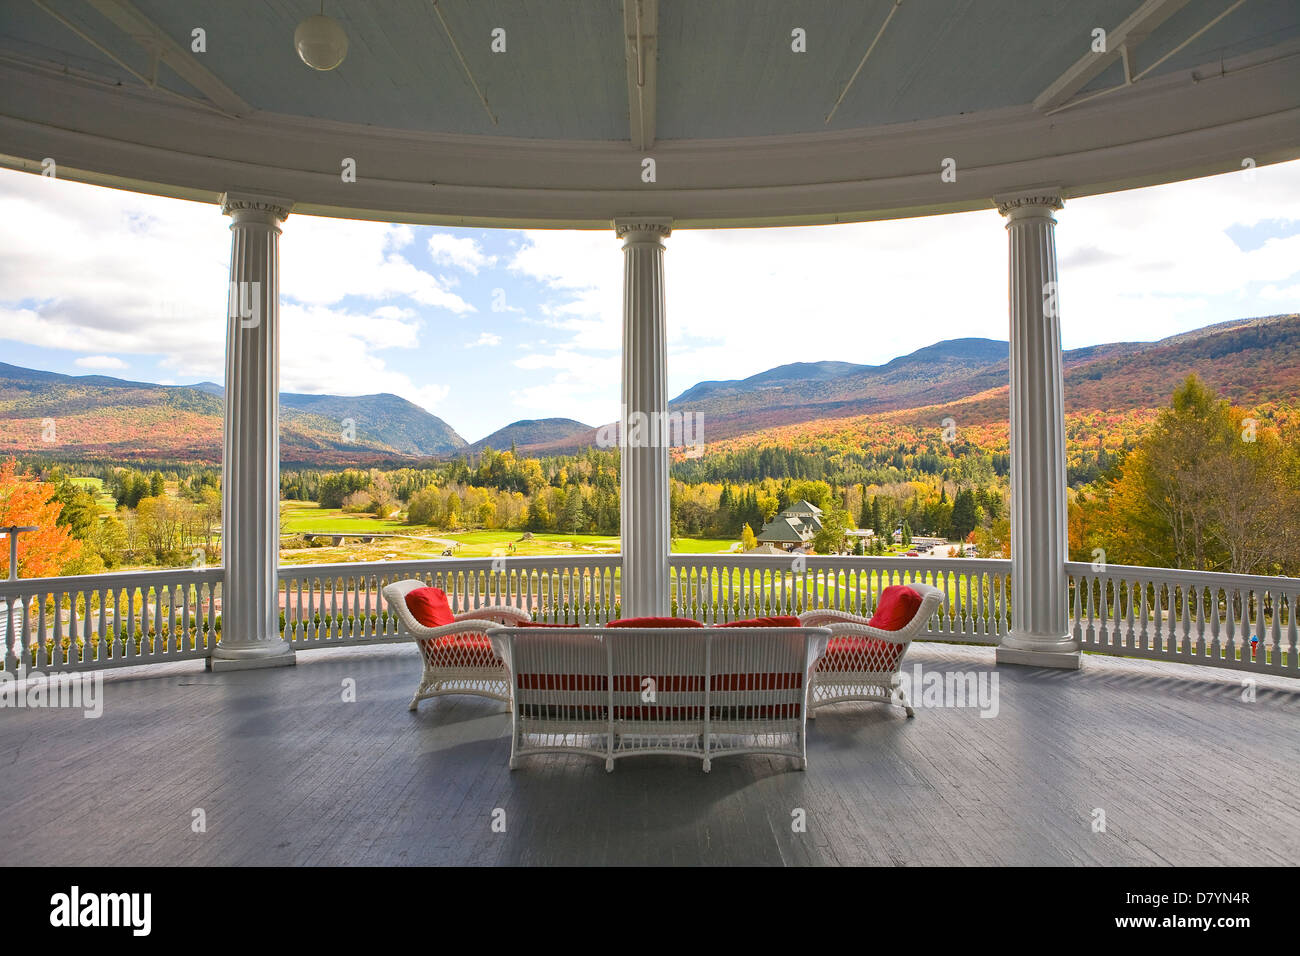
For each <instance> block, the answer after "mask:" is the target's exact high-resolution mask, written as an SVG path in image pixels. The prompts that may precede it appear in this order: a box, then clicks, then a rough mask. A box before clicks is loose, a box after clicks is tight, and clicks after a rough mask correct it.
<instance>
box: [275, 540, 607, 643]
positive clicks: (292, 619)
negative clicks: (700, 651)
mask: <svg viewBox="0 0 1300 956" xmlns="http://www.w3.org/2000/svg"><path fill="white" fill-rule="evenodd" d="M619 565H620V560H619V557H618V556H617V555H614V556H611V557H575V558H574V559H573V560H572V561H566V560H557V559H555V558H443V559H433V560H429V561H379V562H372V563H369V564H312V565H300V566H297V567H283V568H281V569H280V607H281V610H282V611H283V612H284V635H285V637H286V638H287V639H288V640H289V641H290V643H292V644H293V645H294V646H295V647H323V646H326V645H329V646H340V645H345V644H372V643H385V642H393V641H401V640H405V636H404V635H403V634H402V633H401V631H400V630H399V626H398V619H397V616H396V615H392V614H389V613H388V609H387V607H386V605H385V602H384V598H383V594H382V592H383V589H384V586H385V585H387V584H389V583H391V582H393V581H403V580H406V579H408V578H416V579H418V580H421V581H424V582H425V584H427V585H430V586H432V587H437V588H441V589H442V590H443V591H445V592H447V596H448V598H449V600H450V602H451V605H452V610H454V611H457V612H461V611H468V610H471V609H473V608H477V607H485V606H487V605H492V604H508V605H511V606H513V607H521V608H523V609H524V610H526V611H529V612H531V613H532V614H533V616H534V617H536V618H537V619H538V620H546V621H558V622H562V623H566V624H567V623H582V624H599V623H603V622H605V621H607V620H609V619H610V618H611V617H617V616H618V614H617V597H616V595H617V590H618V569H619Z"/></svg>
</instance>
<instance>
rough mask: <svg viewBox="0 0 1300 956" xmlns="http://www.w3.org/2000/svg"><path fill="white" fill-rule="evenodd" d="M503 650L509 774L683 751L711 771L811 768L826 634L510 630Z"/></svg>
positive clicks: (495, 639) (793, 630)
mask: <svg viewBox="0 0 1300 956" xmlns="http://www.w3.org/2000/svg"><path fill="white" fill-rule="evenodd" d="M490 637H491V640H492V645H493V647H494V648H495V649H496V651H497V653H498V654H499V655H500V657H501V658H502V660H504V661H505V663H506V666H507V668H508V669H509V671H510V673H511V674H512V675H513V680H514V686H515V705H514V707H513V709H512V710H513V715H514V726H513V730H512V735H511V745H510V766H511V768H514V767H516V766H518V762H519V759H520V758H521V757H523V756H527V755H529V754H535V753H546V752H568V753H587V754H591V755H593V756H600V757H604V758H605V768H606V769H607V770H613V768H614V761H615V760H616V759H617V758H620V757H628V756H633V755H639V754H675V755H679V756H689V757H694V758H696V759H698V760H700V761H701V762H702V764H703V767H704V769H705V771H708V770H709V769H710V766H711V761H712V758H713V757H716V756H719V755H723V754H738V753H771V754H784V755H786V756H790V757H793V758H795V760H796V761H798V765H799V768H800V769H803V768H804V767H805V766H806V765H807V746H806V738H805V715H806V712H807V704H808V701H807V694H808V688H809V686H810V681H809V678H808V675H809V670H810V668H811V667H813V665H814V664H815V663H816V661H817V658H818V657H819V656H820V655H821V654H822V652H823V651H824V649H825V647H826V642H827V641H828V640H829V639H830V631H829V629H827V628H807V627H784V628H775V627H769V628H745V629H731V628H728V629H721V628H623V629H615V628H608V629H601V628H575V629H567V630H542V629H537V628H515V627H503V628H498V629H494V630H493V631H492V632H491V634H490Z"/></svg>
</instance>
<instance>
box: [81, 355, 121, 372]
mask: <svg viewBox="0 0 1300 956" xmlns="http://www.w3.org/2000/svg"><path fill="white" fill-rule="evenodd" d="M73 364H74V365H79V366H80V367H81V368H100V369H112V368H126V363H125V362H123V361H122V360H121V359H120V358H114V357H113V356H111V355H83V356H82V357H81V358H79V359H77V360H76V361H75V362H74V363H73Z"/></svg>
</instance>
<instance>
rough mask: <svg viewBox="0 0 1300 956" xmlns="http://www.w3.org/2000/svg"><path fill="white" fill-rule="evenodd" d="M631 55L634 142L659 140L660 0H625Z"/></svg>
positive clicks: (629, 109)
mask: <svg viewBox="0 0 1300 956" xmlns="http://www.w3.org/2000/svg"><path fill="white" fill-rule="evenodd" d="M623 33H624V35H625V37H626V42H625V44H624V45H625V48H626V55H627V113H628V121H629V125H630V127H631V140H632V146H633V147H634V148H636V149H649V148H650V147H651V146H653V145H654V144H655V111H656V109H657V105H658V104H657V99H658V97H657V95H656V92H657V89H658V75H659V65H658V64H659V0H623Z"/></svg>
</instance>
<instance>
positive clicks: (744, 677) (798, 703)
mask: <svg viewBox="0 0 1300 956" xmlns="http://www.w3.org/2000/svg"><path fill="white" fill-rule="evenodd" d="M806 643H807V639H806V637H805V635H804V633H803V631H802V629H798V628H767V627H764V628H728V629H725V630H723V629H718V630H717V631H715V632H714V637H713V640H712V646H711V647H710V657H711V661H710V664H711V667H710V675H709V718H710V720H711V721H715V722H718V723H723V724H725V723H729V722H736V721H739V722H745V723H748V722H752V721H755V720H797V719H798V718H799V717H800V715H801V713H802V710H803V703H804V682H805V680H806V677H807V671H808V666H809V664H810V663H811V661H810V660H809V659H808V657H809V655H808V650H807V647H806Z"/></svg>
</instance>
